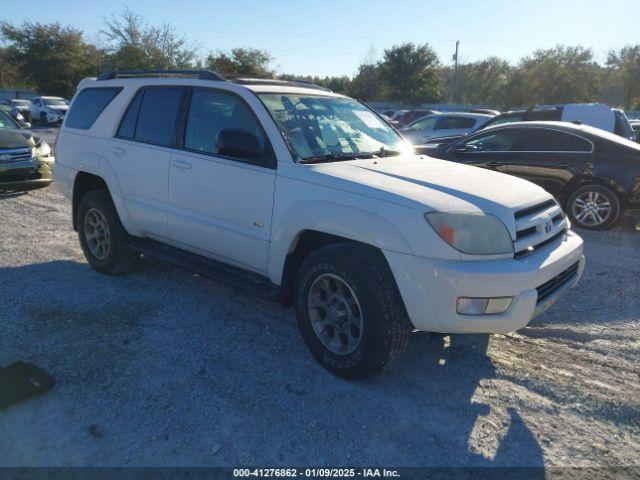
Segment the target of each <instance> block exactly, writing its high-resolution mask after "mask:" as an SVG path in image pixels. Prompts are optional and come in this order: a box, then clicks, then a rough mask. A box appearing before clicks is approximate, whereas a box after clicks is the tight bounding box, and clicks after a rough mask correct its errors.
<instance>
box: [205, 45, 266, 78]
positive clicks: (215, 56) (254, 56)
mask: <svg viewBox="0 0 640 480" xmlns="http://www.w3.org/2000/svg"><path fill="white" fill-rule="evenodd" d="M272 61H273V57H271V55H269V53H268V52H266V51H264V50H258V49H255V48H234V49H233V50H231V52H228V53H227V52H222V51H217V52H215V53H210V54H209V56H208V57H207V60H206V62H205V63H206V65H207V68H208V69H210V70H214V71H216V72H218V73H220V74H221V75H241V76H247V77H263V78H271V77H273V76H274V74H275V72H274V71H273V69H272V68H271V66H270V65H271V62H272Z"/></svg>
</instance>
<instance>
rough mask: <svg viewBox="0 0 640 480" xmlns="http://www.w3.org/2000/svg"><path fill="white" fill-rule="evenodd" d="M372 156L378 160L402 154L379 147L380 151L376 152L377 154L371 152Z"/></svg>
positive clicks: (398, 151)
mask: <svg viewBox="0 0 640 480" xmlns="http://www.w3.org/2000/svg"><path fill="white" fill-rule="evenodd" d="M371 153H372V154H373V155H376V156H377V157H380V158H384V157H395V156H396V155H400V154H401V153H402V152H401V151H400V150H391V149H390V148H387V147H380V150H378V151H377V152H371Z"/></svg>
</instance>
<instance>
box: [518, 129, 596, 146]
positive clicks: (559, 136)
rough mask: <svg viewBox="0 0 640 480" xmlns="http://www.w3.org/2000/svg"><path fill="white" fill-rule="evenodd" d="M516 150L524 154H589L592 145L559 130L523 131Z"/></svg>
mask: <svg viewBox="0 0 640 480" xmlns="http://www.w3.org/2000/svg"><path fill="white" fill-rule="evenodd" d="M514 150H517V151H524V152H589V151H591V144H590V143H589V142H587V141H586V140H583V139H582V138H579V137H576V136H575V135H571V134H568V133H564V132H559V131H557V130H545V129H542V128H527V129H522V131H521V134H520V137H519V138H518V141H517V143H516V145H515V147H514Z"/></svg>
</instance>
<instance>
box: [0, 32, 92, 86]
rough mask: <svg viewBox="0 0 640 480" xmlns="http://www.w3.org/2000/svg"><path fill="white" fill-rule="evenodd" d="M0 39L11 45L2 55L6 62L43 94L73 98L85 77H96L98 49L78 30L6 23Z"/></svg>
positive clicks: (0, 33)
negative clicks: (77, 86) (78, 85)
mask: <svg viewBox="0 0 640 480" xmlns="http://www.w3.org/2000/svg"><path fill="white" fill-rule="evenodd" d="M0 35H1V37H2V38H3V39H4V41H5V42H7V43H8V46H7V47H6V49H5V50H4V53H3V55H4V57H5V58H6V59H7V60H6V61H7V62H8V63H9V64H12V65H14V66H15V68H16V69H17V71H18V73H19V74H20V75H21V76H22V77H23V78H25V80H26V82H27V83H33V84H34V85H35V87H36V88H37V89H38V91H39V92H40V93H43V94H48V95H60V96H63V97H70V96H72V95H73V92H74V91H75V88H76V85H77V84H78V82H79V81H80V80H81V79H82V78H83V77H87V76H91V75H95V74H96V73H97V72H96V63H95V58H96V56H97V55H98V52H97V49H96V48H95V46H93V45H90V44H87V43H85V42H84V41H83V39H82V32H81V31H80V30H78V29H76V28H72V27H63V26H62V25H60V24H59V23H52V24H48V25H44V24H41V23H32V22H25V23H23V24H22V25H20V26H17V25H13V24H11V23H8V22H3V23H0ZM3 63H4V62H3Z"/></svg>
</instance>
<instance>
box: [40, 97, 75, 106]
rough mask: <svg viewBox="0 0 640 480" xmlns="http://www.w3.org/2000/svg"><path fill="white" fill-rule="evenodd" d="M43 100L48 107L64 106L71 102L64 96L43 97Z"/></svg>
mask: <svg viewBox="0 0 640 480" xmlns="http://www.w3.org/2000/svg"><path fill="white" fill-rule="evenodd" d="M42 101H43V102H44V104H45V105H46V106H48V107H64V106H65V105H69V102H68V101H67V100H65V99H64V98H58V97H53V98H43V99H42Z"/></svg>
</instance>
